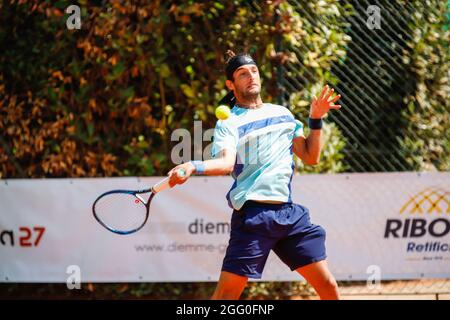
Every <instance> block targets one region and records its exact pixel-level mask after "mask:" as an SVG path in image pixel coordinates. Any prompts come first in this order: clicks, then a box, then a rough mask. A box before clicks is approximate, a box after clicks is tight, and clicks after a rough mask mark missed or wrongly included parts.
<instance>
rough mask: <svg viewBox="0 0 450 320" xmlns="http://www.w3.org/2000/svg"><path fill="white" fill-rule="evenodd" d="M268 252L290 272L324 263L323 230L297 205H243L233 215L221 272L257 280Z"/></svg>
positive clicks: (306, 210)
mask: <svg viewBox="0 0 450 320" xmlns="http://www.w3.org/2000/svg"><path fill="white" fill-rule="evenodd" d="M270 250H273V251H274V252H275V253H276V255H277V256H278V257H279V258H280V259H281V261H283V262H284V263H285V264H286V265H287V266H288V267H289V268H290V269H291V270H296V269H297V268H299V267H303V266H306V265H308V264H310V263H313V262H317V261H321V260H324V259H325V258H326V252H325V230H324V229H323V228H322V227H321V226H319V225H314V224H312V223H311V221H310V218H309V211H308V209H307V208H305V207H303V206H301V205H299V204H295V203H283V204H268V203H260V202H255V201H247V202H246V203H245V205H244V206H243V207H242V208H241V210H239V211H236V210H234V211H233V215H232V217H231V234H230V241H229V243H228V248H227V251H226V254H225V258H224V260H223V265H222V271H228V272H231V273H234V274H238V275H241V276H245V277H249V278H255V279H260V278H261V275H262V272H263V269H264V265H265V264H266V261H267V257H268V256H269V253H270Z"/></svg>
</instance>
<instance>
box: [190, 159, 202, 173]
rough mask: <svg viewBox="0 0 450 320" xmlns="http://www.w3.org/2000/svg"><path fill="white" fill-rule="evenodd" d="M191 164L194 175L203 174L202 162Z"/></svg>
mask: <svg viewBox="0 0 450 320" xmlns="http://www.w3.org/2000/svg"><path fill="white" fill-rule="evenodd" d="M191 163H192V164H193V165H194V167H195V173H196V174H203V173H205V164H204V163H203V161H191Z"/></svg>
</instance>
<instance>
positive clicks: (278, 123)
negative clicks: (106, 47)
mask: <svg viewBox="0 0 450 320" xmlns="http://www.w3.org/2000/svg"><path fill="white" fill-rule="evenodd" d="M300 135H303V124H302V123H301V122H300V121H298V120H296V119H295V118H294V116H293V115H292V113H291V112H290V111H289V110H288V109H287V108H285V107H283V106H279V105H274V104H270V103H264V104H262V106H261V107H259V108H257V109H247V108H241V107H238V106H237V105H235V106H234V107H233V108H232V109H231V114H230V116H229V118H228V119H226V120H219V121H217V124H216V127H215V130H214V138H213V145H212V149H211V153H212V157H213V158H215V157H217V155H218V154H219V152H220V151H221V150H223V149H230V150H235V151H236V162H235V165H234V169H233V172H232V177H233V178H234V183H233V185H232V186H231V189H230V191H229V192H228V194H227V200H228V204H229V206H230V207H231V208H234V209H236V210H239V209H240V208H241V207H242V206H243V205H244V203H245V201H247V200H255V201H279V202H292V200H291V181H292V176H293V173H294V160H293V152H292V146H293V142H292V140H293V138H294V137H298V136H300Z"/></svg>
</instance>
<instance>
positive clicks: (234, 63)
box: [225, 54, 256, 80]
mask: <svg viewBox="0 0 450 320" xmlns="http://www.w3.org/2000/svg"><path fill="white" fill-rule="evenodd" d="M246 64H253V65H255V66H256V62H255V61H254V60H253V59H252V57H250V56H249V55H248V54H238V55H236V56H234V57H233V58H231V59H230V61H228V63H227V67H226V68H225V72H226V73H227V79H228V80H232V79H233V73H234V72H235V71H236V69H237V68H239V67H241V66H243V65H246Z"/></svg>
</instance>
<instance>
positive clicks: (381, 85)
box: [279, 0, 449, 172]
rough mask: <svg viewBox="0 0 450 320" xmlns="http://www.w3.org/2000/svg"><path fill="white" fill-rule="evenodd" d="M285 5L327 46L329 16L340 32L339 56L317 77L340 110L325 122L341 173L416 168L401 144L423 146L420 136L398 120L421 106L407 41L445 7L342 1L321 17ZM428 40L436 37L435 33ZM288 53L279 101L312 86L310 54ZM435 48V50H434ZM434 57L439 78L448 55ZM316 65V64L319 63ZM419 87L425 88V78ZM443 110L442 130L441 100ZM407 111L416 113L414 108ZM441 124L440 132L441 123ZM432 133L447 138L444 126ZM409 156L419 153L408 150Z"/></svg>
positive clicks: (305, 7) (302, 5)
mask: <svg viewBox="0 0 450 320" xmlns="http://www.w3.org/2000/svg"><path fill="white" fill-rule="evenodd" d="M289 2H290V3H291V4H292V5H293V6H295V8H296V9H297V11H298V13H299V14H300V15H301V16H302V17H303V18H306V21H307V23H309V24H310V28H309V30H312V32H314V33H315V34H317V35H318V36H319V37H323V39H325V41H331V40H332V39H333V36H335V35H336V33H337V32H336V30H335V29H332V28H330V25H331V23H329V19H330V17H334V18H335V19H336V20H335V21H333V26H334V27H335V26H340V28H341V30H343V31H344V32H345V34H346V39H347V43H346V45H345V49H346V54H345V55H344V56H343V57H340V58H339V59H334V61H333V63H332V65H331V68H330V71H329V74H324V75H323V77H324V78H325V79H326V80H327V82H329V83H331V84H332V85H333V86H334V88H335V89H336V91H337V92H338V93H339V94H341V95H342V99H341V100H340V104H341V105H342V107H343V108H342V111H341V112H330V114H329V118H328V121H331V122H334V123H336V124H337V125H338V127H339V129H340V130H341V131H342V133H343V136H344V137H345V140H346V146H345V148H344V150H343V152H344V154H345V159H344V162H345V164H346V165H347V170H348V171H351V172H380V171H382V172H384V171H411V170H416V169H423V166H422V167H420V166H417V165H416V163H415V161H414V160H412V158H413V157H414V155H412V154H411V153H410V151H411V148H410V147H408V144H405V141H406V140H407V141H409V142H412V141H414V142H415V143H417V144H426V143H427V142H423V141H421V140H423V139H426V136H424V135H422V134H421V132H419V130H415V129H414V127H411V125H410V124H409V123H408V122H409V121H411V120H412V119H411V118H408V117H407V116H406V113H407V109H408V108H413V106H414V105H415V104H417V103H418V104H420V103H421V102H420V97H418V95H417V92H416V91H417V89H418V88H420V86H422V85H423V84H421V83H419V82H420V81H418V79H417V74H416V72H417V68H418V67H417V62H418V61H415V60H414V59H415V57H417V55H418V51H417V47H415V46H416V44H417V39H415V37H417V34H419V33H424V34H425V33H426V32H427V31H426V30H427V28H429V27H427V26H425V24H426V23H428V21H427V19H429V18H430V16H431V15H433V14H435V15H437V16H439V15H440V14H441V11H439V7H440V6H441V7H442V4H443V5H444V6H445V1H443V2H442V1H441V2H439V1H429V2H427V3H428V7H427V8H426V9H424V8H423V7H422V5H417V4H416V2H414V1H413V2H410V1H405V2H403V1H367V0H363V1H354V0H345V1H340V2H339V4H333V5H331V6H329V7H328V8H325V7H324V9H323V14H322V15H321V14H319V15H317V14H314V11H313V10H311V6H313V4H311V3H306V2H304V1H297V0H292V1H289ZM414 5H417V7H414ZM316 11H317V10H316ZM447 27H448V23H447ZM421 28H422V29H421ZM447 35H448V34H447ZM434 36H435V37H439V35H438V34H435V35H434ZM441 40H445V39H441ZM447 40H448V39H447ZM419 45H424V44H420V43H419ZM447 48H448V47H447ZM288 50H290V51H291V53H292V54H294V55H295V58H296V59H294V60H293V61H292V60H291V61H288V62H287V63H286V64H285V65H283V66H281V67H280V70H279V74H281V75H282V77H281V78H280V87H281V88H282V91H283V95H282V97H281V101H282V102H284V103H285V102H286V101H287V100H288V99H290V98H291V100H292V94H293V93H295V92H299V91H302V90H305V89H306V88H308V87H309V86H310V85H312V84H314V82H315V81H317V77H316V75H315V74H314V73H313V72H311V68H308V63H307V62H308V59H307V58H308V55H311V51H312V50H313V48H310V47H308V46H307V44H305V45H304V46H300V48H299V47H290V48H288ZM435 50H438V48H437V47H435ZM419 51H420V50H419ZM324 54H325V53H324ZM437 54H442V55H443V57H442V60H441V61H440V64H441V66H445V68H443V70H442V72H443V73H444V74H446V75H448V51H444V52H441V53H439V52H437ZM313 58H315V57H313ZM317 60H318V63H319V64H320V57H317ZM305 62H306V63H305ZM421 63H423V61H422V62H421ZM430 63H431V61H430ZM310 65H311V64H310ZM444 79H445V77H444ZM436 80H437V79H436ZM427 81H431V82H432V81H433V79H427ZM444 81H445V80H444ZM428 89H430V88H428ZM305 91H306V90H305ZM430 94H432V93H431V92H430ZM448 94H449V89H448V87H444V93H443V97H444V98H445V99H446V100H449V99H448V97H449V96H448ZM444 105H445V106H443V107H444V109H443V110H442V112H443V117H444V118H443V119H444V120H445V122H446V125H447V126H448V116H446V115H445V114H446V113H448V111H449V105H448V102H444ZM425 109H426V113H427V114H429V113H434V112H439V111H438V110H437V109H436V108H433V107H432V105H427V106H426V108H425ZM414 112H417V113H418V111H417V108H416V109H415V111H414ZM419 118H420V117H419ZM419 120H423V119H419ZM413 121H417V119H416V118H414V120H413ZM421 125H422V128H423V129H425V130H426V129H430V130H433V129H434V130H436V127H434V128H431V127H430V126H429V125H428V124H426V123H423V124H421ZM442 125H444V126H445V123H443V124H442ZM427 126H428V128H427ZM437 130H441V131H440V132H441V133H445V132H448V131H447V130H448V129H445V128H440V129H437ZM441 138H443V139H444V141H441V142H444V144H448V140H447V139H446V138H445V137H443V136H441ZM411 144H413V143H411ZM445 148H446V149H445ZM444 149H445V150H446V151H444V153H443V155H444V156H446V157H448V147H444ZM429 151H430V153H432V152H433V151H432V150H429ZM413 153H414V152H413ZM415 156H420V155H419V154H418V152H416V153H415ZM440 156H441V157H442V154H441V155H440ZM422 157H423V156H422ZM437 167H438V168H439V165H438V166H437ZM441 168H442V166H441ZM444 169H445V167H444ZM447 169H448V168H447Z"/></svg>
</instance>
